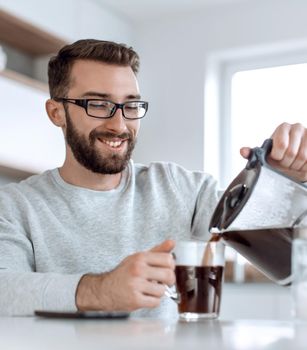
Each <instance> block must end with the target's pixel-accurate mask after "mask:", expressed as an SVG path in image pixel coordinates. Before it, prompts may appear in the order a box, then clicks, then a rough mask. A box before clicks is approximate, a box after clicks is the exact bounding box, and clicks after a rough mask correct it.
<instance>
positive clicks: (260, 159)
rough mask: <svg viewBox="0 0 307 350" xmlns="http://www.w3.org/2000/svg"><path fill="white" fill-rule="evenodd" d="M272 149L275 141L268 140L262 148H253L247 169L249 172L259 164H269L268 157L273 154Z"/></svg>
mask: <svg viewBox="0 0 307 350" xmlns="http://www.w3.org/2000/svg"><path fill="white" fill-rule="evenodd" d="M272 147H273V140H272V139H266V140H265V141H264V142H263V144H262V146H261V147H255V148H252V149H251V152H250V155H249V157H248V162H247V164H246V166H245V168H246V169H247V170H249V169H253V168H255V167H256V165H257V164H258V163H260V164H261V165H265V164H267V161H266V157H267V156H268V155H269V154H270V153H271V150H272Z"/></svg>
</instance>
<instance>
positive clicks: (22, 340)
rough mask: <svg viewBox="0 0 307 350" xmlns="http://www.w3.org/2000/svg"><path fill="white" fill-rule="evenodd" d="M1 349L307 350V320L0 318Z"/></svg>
mask: <svg viewBox="0 0 307 350" xmlns="http://www.w3.org/2000/svg"><path fill="white" fill-rule="evenodd" d="M0 349H1V350H49V349H50V350H51V349H53V350H64V349H65V350H70V349H74V350H79V349H89V350H98V349H107V350H109V349H110V350H112V349H126V350H127V349H143V350H146V349H176V350H181V349H182V350H192V349H202V350H206V349H208V350H214V349H219V350H223V349H227V350H231V349H236V350H245V349H253V350H256V349H262V350H267V349H276V350H284V349H289V350H290V349H291V350H297V349H307V322H306V323H297V322H294V321H270V320H245V321H244V320H236V321H227V320H219V321H202V322H197V323H196V322H190V323H183V322H179V321H166V320H151V319H128V320H85V319H79V320H76V319H75V320H71V319H70V320H69V319H67V320H64V319H43V318H35V317H11V318H10V317H2V318H0Z"/></svg>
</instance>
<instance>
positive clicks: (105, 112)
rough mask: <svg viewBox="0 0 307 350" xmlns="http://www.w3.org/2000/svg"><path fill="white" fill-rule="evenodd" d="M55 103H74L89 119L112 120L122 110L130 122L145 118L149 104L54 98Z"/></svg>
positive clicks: (142, 102) (143, 102)
mask: <svg viewBox="0 0 307 350" xmlns="http://www.w3.org/2000/svg"><path fill="white" fill-rule="evenodd" d="M54 100H55V101H61V102H68V103H73V104H75V105H77V106H79V107H82V108H84V109H85V111H86V114H87V115H88V116H89V117H93V118H101V119H107V118H112V117H113V116H114V114H115V113H116V111H117V110H118V109H121V110H122V113H123V116H124V118H126V119H129V120H135V119H141V118H144V117H145V114H146V112H147V110H148V102H145V101H128V102H125V103H115V102H112V101H108V100H96V99H75V98H74V99H72V98H57V97H56V98H54Z"/></svg>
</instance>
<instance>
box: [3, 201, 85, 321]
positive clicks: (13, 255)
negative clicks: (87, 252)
mask: <svg viewBox="0 0 307 350" xmlns="http://www.w3.org/2000/svg"><path fill="white" fill-rule="evenodd" d="M6 203H7V207H6V209H7V208H8V205H9V204H8V201H7V202H6ZM2 208H3V206H2ZM4 211H5V210H4V209H3V210H2V213H3V212H4ZM10 212H13V211H12V210H10ZM13 217H14V216H13V214H12V215H11V216H7V218H6V219H5V218H4V217H2V218H0V314H1V315H11V316H25V315H33V313H34V310H38V309H40V310H48V309H49V310H64V311H75V310H76V306H75V290H76V288H77V285H78V282H79V280H80V278H81V274H74V275H63V274H59V273H38V272H35V255H34V251H33V247H32V243H31V240H30V239H29V238H28V237H27V235H26V233H25V232H24V230H23V228H22V227H21V225H20V224H19V223H18V222H17V221H14V220H13Z"/></svg>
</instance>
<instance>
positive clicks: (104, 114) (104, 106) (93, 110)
mask: <svg viewBox="0 0 307 350" xmlns="http://www.w3.org/2000/svg"><path fill="white" fill-rule="evenodd" d="M114 107H115V106H114V104H113V103H112V102H109V101H103V100H90V101H88V103H87V113H88V114H89V115H91V116H93V117H97V118H108V117H109V116H110V115H111V113H112V111H113V109H114Z"/></svg>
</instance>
